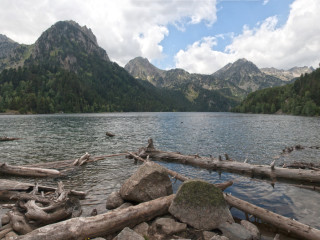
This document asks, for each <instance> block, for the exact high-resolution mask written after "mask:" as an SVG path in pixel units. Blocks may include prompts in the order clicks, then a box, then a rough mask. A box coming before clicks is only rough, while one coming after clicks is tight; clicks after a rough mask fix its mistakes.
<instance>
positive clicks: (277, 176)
mask: <svg viewBox="0 0 320 240" xmlns="http://www.w3.org/2000/svg"><path fill="white" fill-rule="evenodd" d="M149 145H150V143H149ZM143 151H144V153H143V154H142V155H141V157H142V156H143V157H146V156H150V157H151V158H154V159H160V160H165V161H168V162H177V163H182V164H188V165H192V166H197V167H201V168H205V169H210V170H217V169H219V170H224V171H226V172H233V173H238V174H242V175H247V176H250V177H252V178H254V177H260V178H261V177H265V178H269V179H271V180H273V181H275V180H279V181H281V180H286V181H296V182H299V183H303V184H306V185H319V184H320V171H315V170H304V169H288V168H280V167H274V168H273V169H272V167H271V166H268V165H253V164H249V163H242V162H237V161H221V160H220V161H219V159H215V158H208V157H199V156H195V155H192V156H191V155H182V154H180V153H173V152H164V151H158V150H156V149H154V148H153V149H152V148H150V147H147V148H144V149H143Z"/></svg>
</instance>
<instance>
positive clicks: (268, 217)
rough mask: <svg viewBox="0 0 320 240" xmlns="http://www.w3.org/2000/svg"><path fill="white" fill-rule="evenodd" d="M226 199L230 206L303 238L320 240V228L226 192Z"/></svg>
mask: <svg viewBox="0 0 320 240" xmlns="http://www.w3.org/2000/svg"><path fill="white" fill-rule="evenodd" d="M224 199H225V200H226V201H227V203H228V204H229V205H230V206H232V207H235V208H237V209H239V210H241V211H244V212H245V213H248V214H251V215H253V216H255V217H257V218H259V219H261V220H262V221H264V222H266V223H269V224H271V225H274V226H275V227H277V228H279V229H283V230H285V231H287V232H288V233H293V234H295V235H297V236H299V237H301V238H302V239H311V240H320V230H318V229H315V228H312V227H310V226H307V225H305V224H302V223H300V222H297V221H295V220H292V219H290V218H287V217H283V216H281V215H279V214H276V213H273V212H271V211H269V210H266V209H263V208H261V207H258V206H256V205H253V204H251V203H249V202H246V201H243V200H241V199H239V198H236V197H233V196H231V195H227V194H224Z"/></svg>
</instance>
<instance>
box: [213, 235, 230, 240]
mask: <svg viewBox="0 0 320 240" xmlns="http://www.w3.org/2000/svg"><path fill="white" fill-rule="evenodd" d="M210 240H230V239H229V238H227V237H225V236H220V235H215V236H213V237H212V238H211V239H210Z"/></svg>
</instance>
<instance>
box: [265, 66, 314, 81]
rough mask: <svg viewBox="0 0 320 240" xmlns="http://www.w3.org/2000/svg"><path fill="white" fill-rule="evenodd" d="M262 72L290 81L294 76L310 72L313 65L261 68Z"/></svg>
mask: <svg viewBox="0 0 320 240" xmlns="http://www.w3.org/2000/svg"><path fill="white" fill-rule="evenodd" d="M260 70H261V71H262V72H263V73H265V74H268V75H271V76H274V77H277V78H279V79H281V80H283V81H291V80H292V79H294V78H298V77H300V76H301V74H305V73H311V72H312V71H314V69H313V67H307V66H304V67H293V68H290V69H289V70H283V69H276V68H273V67H272V68H261V69H260Z"/></svg>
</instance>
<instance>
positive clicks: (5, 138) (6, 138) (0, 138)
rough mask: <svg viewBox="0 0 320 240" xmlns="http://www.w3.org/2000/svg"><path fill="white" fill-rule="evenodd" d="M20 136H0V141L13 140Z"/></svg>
mask: <svg viewBox="0 0 320 240" xmlns="http://www.w3.org/2000/svg"><path fill="white" fill-rule="evenodd" d="M20 139H21V138H14V137H0V142H6V141H14V140H20Z"/></svg>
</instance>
